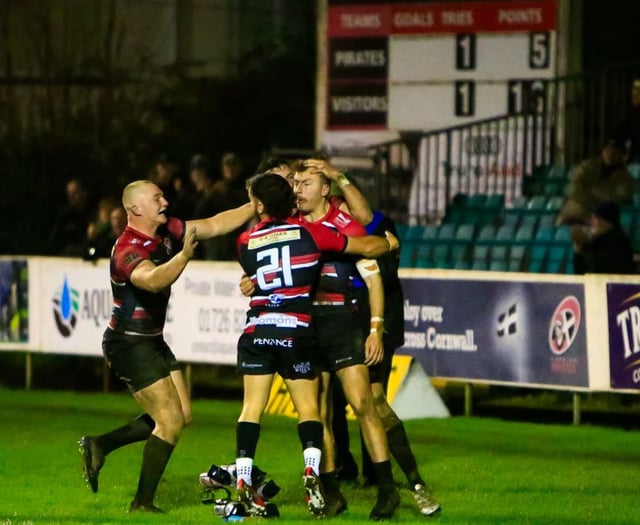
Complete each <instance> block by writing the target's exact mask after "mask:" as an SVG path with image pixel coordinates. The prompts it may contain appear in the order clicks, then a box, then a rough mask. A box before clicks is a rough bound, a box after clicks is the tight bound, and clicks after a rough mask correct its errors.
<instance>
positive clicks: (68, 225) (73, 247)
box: [47, 178, 94, 257]
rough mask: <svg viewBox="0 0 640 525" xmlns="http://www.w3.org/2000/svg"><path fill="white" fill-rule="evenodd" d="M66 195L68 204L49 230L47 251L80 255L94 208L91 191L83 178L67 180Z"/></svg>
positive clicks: (63, 254)
mask: <svg viewBox="0 0 640 525" xmlns="http://www.w3.org/2000/svg"><path fill="white" fill-rule="evenodd" d="M66 197H67V204H66V206H63V207H62V208H61V209H60V211H59V212H58V214H57V215H56V218H55V220H54V223H53V227H52V228H51V231H50V232H49V238H48V241H47V246H48V249H47V252H48V253H49V254H51V255H61V256H66V257H80V256H82V255H83V248H84V244H85V239H86V235H87V228H88V226H89V223H90V222H91V220H92V214H93V212H94V208H93V204H92V200H91V196H90V194H89V191H88V190H87V188H86V186H85V184H84V182H83V181H82V180H81V179H78V178H72V179H69V180H68V181H67V183H66Z"/></svg>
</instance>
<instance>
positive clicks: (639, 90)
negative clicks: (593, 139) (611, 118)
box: [615, 78, 640, 163]
mask: <svg viewBox="0 0 640 525" xmlns="http://www.w3.org/2000/svg"><path fill="white" fill-rule="evenodd" d="M615 140H616V142H617V143H618V144H620V145H621V146H622V147H623V148H624V153H625V156H624V157H625V161H626V162H627V163H632V162H633V163H638V162H640V78H634V79H633V82H632V83H631V106H630V107H629V109H628V111H627V112H626V113H625V115H624V117H623V118H622V120H621V121H620V122H619V123H618V125H617V127H616V130H615Z"/></svg>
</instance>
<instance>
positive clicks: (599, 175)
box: [556, 140, 635, 225]
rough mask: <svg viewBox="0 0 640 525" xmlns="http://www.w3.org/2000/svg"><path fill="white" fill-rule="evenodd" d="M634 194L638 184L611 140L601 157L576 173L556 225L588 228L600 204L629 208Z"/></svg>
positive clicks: (585, 163)
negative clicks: (608, 202)
mask: <svg viewBox="0 0 640 525" xmlns="http://www.w3.org/2000/svg"><path fill="white" fill-rule="evenodd" d="M634 190H635V183H634V180H633V178H632V177H631V174H630V173H629V171H628V170H627V168H626V166H625V164H624V159H623V156H622V150H621V148H620V146H619V144H617V143H616V142H615V141H614V140H610V141H608V142H607V143H606V144H605V145H604V147H603V148H602V151H601V152H600V154H599V155H598V156H596V157H593V158H591V159H587V160H585V161H583V162H581V163H580V164H578V165H577V166H576V167H575V168H574V169H573V172H572V174H571V181H570V183H569V186H568V187H567V190H566V196H567V198H566V200H565V203H564V204H563V206H562V209H561V210H560V212H559V213H558V216H557V217H556V225H561V224H589V218H590V215H591V212H592V211H593V210H595V208H596V207H597V206H598V205H599V204H602V203H603V202H606V201H615V202H617V203H618V204H621V205H622V204H630V203H632V202H633V193H634Z"/></svg>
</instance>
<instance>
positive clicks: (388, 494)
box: [369, 485, 400, 521]
mask: <svg viewBox="0 0 640 525" xmlns="http://www.w3.org/2000/svg"><path fill="white" fill-rule="evenodd" d="M398 505H400V493H399V492H398V489H397V488H396V486H395V485H386V486H382V487H378V499H377V501H376V504H375V505H374V506H373V509H371V512H370V513H369V519H370V520H371V521H381V520H388V519H391V517H392V516H393V513H394V512H395V510H396V508H398Z"/></svg>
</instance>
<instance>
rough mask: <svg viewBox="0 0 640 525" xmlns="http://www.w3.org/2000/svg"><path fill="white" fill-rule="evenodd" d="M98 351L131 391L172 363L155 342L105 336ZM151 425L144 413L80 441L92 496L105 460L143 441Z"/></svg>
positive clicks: (159, 375) (162, 345)
mask: <svg viewBox="0 0 640 525" xmlns="http://www.w3.org/2000/svg"><path fill="white" fill-rule="evenodd" d="M102 350H103V353H104V355H105V358H106V359H107V362H108V363H109V366H110V367H111V369H112V370H113V372H114V373H115V374H116V376H117V377H119V378H120V379H121V380H122V381H124V382H125V383H126V384H127V385H128V386H129V388H130V389H132V390H135V389H139V388H141V387H144V386H147V385H149V384H151V383H153V382H154V381H156V380H157V379H160V378H162V377H164V376H166V375H167V373H168V369H170V365H167V363H168V362H169V363H174V362H175V357H174V356H173V354H172V353H171V350H170V349H169V348H168V347H167V346H166V344H165V343H164V342H163V341H161V339H157V338H151V339H149V338H136V337H133V336H125V335H121V334H114V333H107V334H105V338H104V341H103V343H102ZM168 366H169V368H168ZM155 425H156V423H155V421H154V420H153V418H152V417H151V415H149V414H148V413H144V414H141V415H139V416H138V417H136V418H135V419H133V420H132V421H130V422H129V423H127V424H126V425H124V426H122V427H119V428H116V429H115V430H112V431H110V432H107V433H105V434H101V435H98V436H83V437H82V438H80V440H79V441H78V444H79V445H80V453H81V454H82V459H83V470H84V478H85V480H86V481H87V483H88V484H89V486H90V487H91V489H92V490H93V492H97V491H98V475H99V473H100V469H101V468H102V466H103V464H104V462H105V458H106V456H107V455H108V454H109V453H111V452H113V451H114V450H116V449H118V448H120V447H123V446H125V445H129V444H131V443H136V442H139V441H145V440H146V439H147V438H148V437H149V435H150V434H151V432H152V431H153V429H154V428H155Z"/></svg>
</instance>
